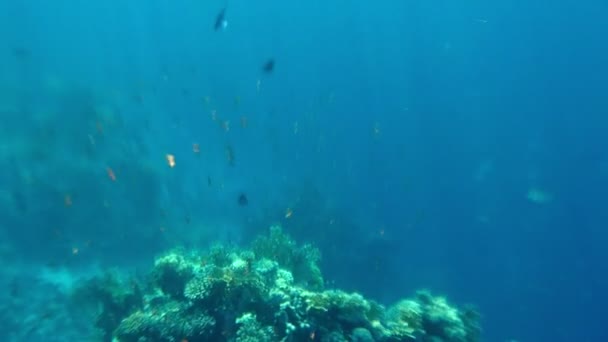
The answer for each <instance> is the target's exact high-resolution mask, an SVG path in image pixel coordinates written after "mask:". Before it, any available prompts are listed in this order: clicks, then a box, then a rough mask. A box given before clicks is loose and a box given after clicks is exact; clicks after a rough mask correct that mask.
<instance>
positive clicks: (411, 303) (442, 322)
mask: <svg viewBox="0 0 608 342" xmlns="http://www.w3.org/2000/svg"><path fill="white" fill-rule="evenodd" d="M318 261H319V253H318V251H317V250H316V249H314V248H313V247H311V246H303V247H299V246H297V245H296V243H295V242H294V241H293V240H291V239H290V238H289V237H288V236H287V235H286V234H284V233H283V232H282V230H281V229H280V228H279V227H272V228H271V230H270V234H269V235H267V236H262V237H260V238H258V239H257V240H255V242H254V243H253V246H252V248H251V250H238V249H236V248H226V247H222V246H215V247H213V248H211V249H210V250H209V251H208V252H207V253H203V254H194V253H190V254H187V253H185V252H184V251H179V250H177V251H172V252H170V253H168V254H166V255H163V256H161V257H160V258H158V259H157V260H156V262H155V266H154V269H153V270H152V277H150V280H149V281H148V282H147V284H146V285H145V286H144V287H141V286H139V285H136V286H135V285H133V284H130V283H121V282H118V281H116V280H113V278H105V280H103V279H102V281H95V282H92V284H95V286H94V287H92V288H93V289H95V291H93V292H90V294H91V295H92V297H90V298H95V299H96V300H97V301H98V302H99V303H101V308H102V310H101V312H100V313H99V318H98V327H99V328H101V329H103V331H104V332H105V333H104V336H105V338H104V339H105V340H106V341H111V340H113V341H116V342H143V341H166V342H170V341H188V342H202V341H237V342H265V341H310V340H315V339H316V340H318V341H328V342H329V341H358V342H373V341H382V342H393V341H433V342H435V341H443V342H475V341H478V340H479V326H478V316H477V314H476V313H475V312H474V311H473V310H464V311H461V310H459V309H457V308H455V307H453V306H450V305H449V304H448V302H447V301H446V299H445V298H443V297H434V296H432V295H431V294H430V293H429V292H419V293H418V294H417V295H416V296H415V297H414V298H413V299H406V300H402V301H399V302H398V303H396V304H395V305H393V306H391V307H389V308H388V309H386V308H385V307H384V306H382V305H380V304H379V303H376V302H374V301H372V300H368V299H365V298H364V297H363V296H361V295H360V294H357V293H346V292H343V291H339V290H324V289H323V278H322V276H321V273H320V271H319V267H318V264H317V263H318ZM121 286H122V287H123V288H122V289H119V288H120V287H121ZM86 288H87V289H91V286H90V285H88V286H87V287H86ZM141 288H145V291H143V292H144V294H143V295H142V292H141V290H140V289H141Z"/></svg>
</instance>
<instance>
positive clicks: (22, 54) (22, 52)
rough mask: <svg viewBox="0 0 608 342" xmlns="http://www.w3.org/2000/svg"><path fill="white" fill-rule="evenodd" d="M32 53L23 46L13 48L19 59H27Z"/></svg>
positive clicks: (14, 54)
mask: <svg viewBox="0 0 608 342" xmlns="http://www.w3.org/2000/svg"><path fill="white" fill-rule="evenodd" d="M31 55H32V53H31V52H30V50H28V49H27V48H24V47H21V46H18V47H14V48H13V56H15V58H17V59H20V60H25V59H28V58H30V56H31Z"/></svg>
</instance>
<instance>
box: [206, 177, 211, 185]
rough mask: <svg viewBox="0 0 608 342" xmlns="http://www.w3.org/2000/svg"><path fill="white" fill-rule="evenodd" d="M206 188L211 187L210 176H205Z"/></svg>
mask: <svg viewBox="0 0 608 342" xmlns="http://www.w3.org/2000/svg"><path fill="white" fill-rule="evenodd" d="M207 186H211V176H207Z"/></svg>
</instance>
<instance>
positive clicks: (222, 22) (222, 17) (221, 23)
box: [213, 7, 228, 32]
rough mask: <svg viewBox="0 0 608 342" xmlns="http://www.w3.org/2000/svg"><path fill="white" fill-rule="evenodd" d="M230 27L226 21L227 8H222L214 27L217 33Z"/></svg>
mask: <svg viewBox="0 0 608 342" xmlns="http://www.w3.org/2000/svg"><path fill="white" fill-rule="evenodd" d="M226 27H228V21H226V8H225V7H224V8H222V10H221V11H220V13H218V14H217V16H216V17H215V24H214V25H213V29H214V30H215V31H216V32H217V31H219V30H223V29H225V28H226Z"/></svg>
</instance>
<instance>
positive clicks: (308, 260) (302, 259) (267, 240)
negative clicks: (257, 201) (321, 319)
mask: <svg viewBox="0 0 608 342" xmlns="http://www.w3.org/2000/svg"><path fill="white" fill-rule="evenodd" d="M252 250H253V252H254V253H255V256H256V258H258V259H261V258H267V259H270V260H274V261H276V262H277V263H278V264H279V266H280V267H282V268H284V269H287V270H289V271H291V272H292V273H293V276H294V279H295V281H296V283H297V284H298V285H301V286H305V287H307V288H309V289H313V290H320V289H322V288H323V284H324V282H323V277H322V275H321V270H320V269H319V266H318V263H319V260H320V258H321V254H320V252H319V250H318V249H316V248H315V247H313V246H311V245H304V246H302V247H298V246H297V245H296V243H295V242H294V241H293V240H292V239H291V238H290V237H289V236H288V235H287V234H285V233H284V232H283V230H282V229H281V227H279V226H273V227H271V228H270V234H269V235H268V236H260V237H258V238H257V239H256V240H255V241H254V242H253V246H252Z"/></svg>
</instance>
